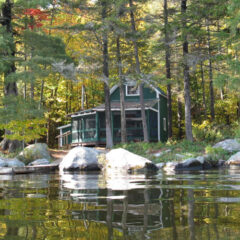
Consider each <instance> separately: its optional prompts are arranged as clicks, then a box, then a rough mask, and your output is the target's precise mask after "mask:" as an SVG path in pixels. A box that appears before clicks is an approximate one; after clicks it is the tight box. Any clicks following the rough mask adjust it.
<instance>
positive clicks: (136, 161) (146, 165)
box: [104, 148, 158, 172]
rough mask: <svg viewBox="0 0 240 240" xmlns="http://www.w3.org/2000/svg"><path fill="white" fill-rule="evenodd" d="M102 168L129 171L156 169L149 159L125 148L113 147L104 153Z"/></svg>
mask: <svg viewBox="0 0 240 240" xmlns="http://www.w3.org/2000/svg"><path fill="white" fill-rule="evenodd" d="M104 168H105V169H106V170H110V171H118V172H129V171H130V172H131V171H136V170H154V171H156V170H158V168H157V166H156V165H155V164H154V163H153V162H152V161H150V160H148V159H146V158H144V157H141V156H139V155H137V154H134V153H131V152H129V151H127V150H125V149H122V148H118V149H113V150H111V151H110V152H108V153H107V154H106V163H105V166H104Z"/></svg>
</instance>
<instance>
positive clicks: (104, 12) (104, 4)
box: [101, 0, 113, 148]
mask: <svg viewBox="0 0 240 240" xmlns="http://www.w3.org/2000/svg"><path fill="white" fill-rule="evenodd" d="M101 4H102V21H103V23H104V21H105V19H106V18H107V2H106V0H102V1H101ZM102 40H103V76H104V95H105V119H106V148H112V147H113V137H112V124H111V105H110V90H109V86H108V78H109V69H108V59H109V56H108V34H107V32H103V36H102Z"/></svg>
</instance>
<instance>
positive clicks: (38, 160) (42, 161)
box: [28, 158, 50, 166]
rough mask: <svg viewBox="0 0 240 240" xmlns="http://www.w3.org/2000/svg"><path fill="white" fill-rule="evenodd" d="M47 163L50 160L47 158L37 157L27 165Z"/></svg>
mask: <svg viewBox="0 0 240 240" xmlns="http://www.w3.org/2000/svg"><path fill="white" fill-rule="evenodd" d="M49 163H50V162H49V161H48V160H47V159H45V158H42V159H37V160H35V161H33V162H30V163H29V164H28V166H36V165H47V164H49Z"/></svg>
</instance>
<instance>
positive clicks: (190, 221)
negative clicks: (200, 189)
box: [187, 189, 195, 240]
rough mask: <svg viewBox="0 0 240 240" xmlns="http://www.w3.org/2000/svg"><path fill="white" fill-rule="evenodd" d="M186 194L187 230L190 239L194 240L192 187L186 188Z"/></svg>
mask: <svg viewBox="0 0 240 240" xmlns="http://www.w3.org/2000/svg"><path fill="white" fill-rule="evenodd" d="M187 195H188V226H189V232H190V240H195V225H194V192H193V189H188V190H187Z"/></svg>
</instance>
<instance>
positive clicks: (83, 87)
mask: <svg viewBox="0 0 240 240" xmlns="http://www.w3.org/2000/svg"><path fill="white" fill-rule="evenodd" d="M84 100H85V86H84V84H82V95H81V109H82V110H84Z"/></svg>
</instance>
